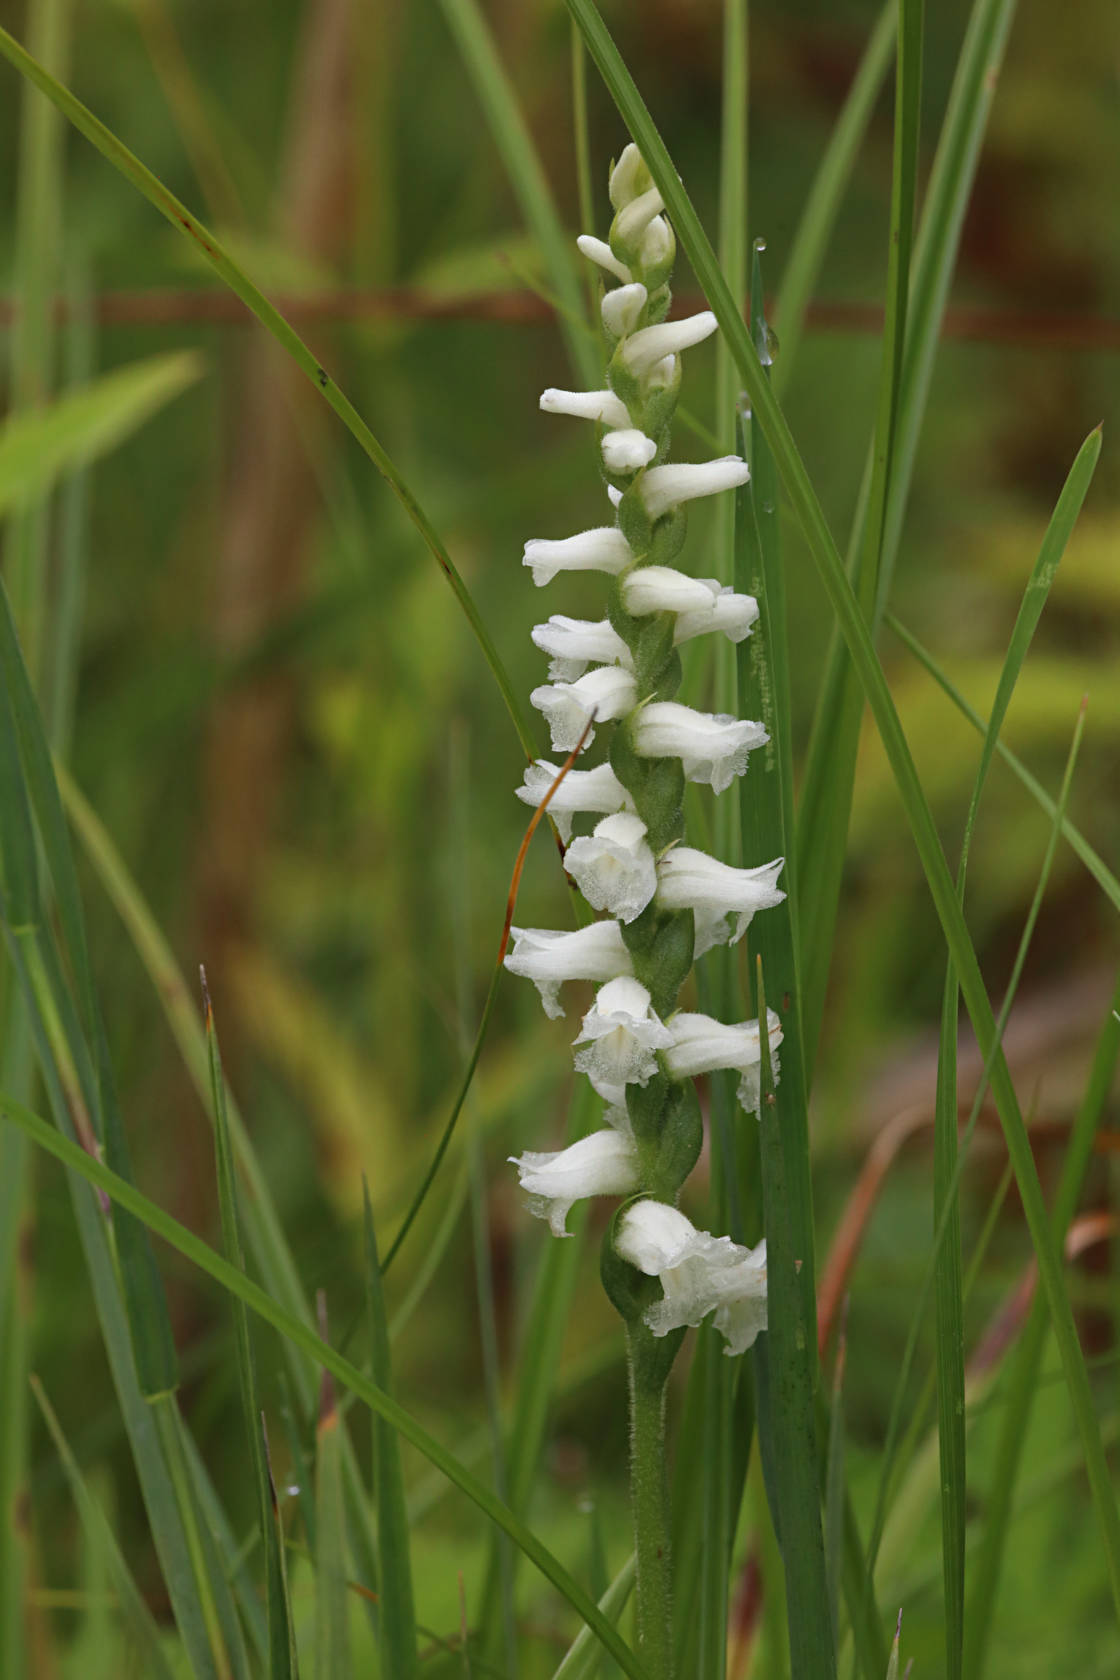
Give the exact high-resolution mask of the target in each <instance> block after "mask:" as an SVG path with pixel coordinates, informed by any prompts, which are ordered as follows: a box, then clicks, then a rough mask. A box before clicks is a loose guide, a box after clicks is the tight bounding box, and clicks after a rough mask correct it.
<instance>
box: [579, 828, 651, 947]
mask: <svg viewBox="0 0 1120 1680" xmlns="http://www.w3.org/2000/svg"><path fill="white" fill-rule="evenodd" d="M564 868H565V869H566V870H567V871H568V874H569V875H571V876H572V878H573V880H574V881H575V883H576V885H577V886H578V887H579V890H580V892H581V893H582V894H583V896H584V898H585V899H586V900H587V902H588V904H592V905H594V907H595V909H596V910H608V911H609V912H610V914H611V915H612V916H617V917H618V918H619V920H620V921H623V922H632V921H633V920H634V917H635V916H639V915H641V913H642V911H643V910H644V909H645V907H646V905H647V904H648V903H649V901H650V899H651V898H652V897H653V894H654V890H655V888H656V886H657V865H656V864H655V863H654V860H653V853H652V852H651V851H650V849H649V843H648V842H647V840H646V825H645V823H644V822H643V821H642V819H641V817H636V816H633V815H632V814H631V813H630V812H629V811H619V812H618V814H617V815H616V816H610V817H604V818H603V820H602V822H601V823H597V824H596V826H595V831H594V833H593V834H589V835H584V836H583V837H582V838H581V839H579V840H573V841H572V843H571V845H570V846H569V847H568V850H567V852H566V853H565V854H564Z"/></svg>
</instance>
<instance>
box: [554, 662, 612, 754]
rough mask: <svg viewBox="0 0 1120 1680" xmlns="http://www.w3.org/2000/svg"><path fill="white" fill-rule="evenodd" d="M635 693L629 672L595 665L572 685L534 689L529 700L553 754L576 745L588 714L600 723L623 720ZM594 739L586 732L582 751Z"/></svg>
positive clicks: (589, 732) (609, 666)
mask: <svg viewBox="0 0 1120 1680" xmlns="http://www.w3.org/2000/svg"><path fill="white" fill-rule="evenodd" d="M636 693H637V690H636V687H635V683H634V675H633V672H632V671H624V670H623V668H622V666H621V665H599V666H596V668H595V669H594V670H593V671H587V672H585V673H584V675H583V676H582V677H577V678H576V680H575V682H570V683H568V682H562V683H547V684H545V685H544V686H542V687H541V688H535V689H534V690H533V692H532V693H531V694H530V696H529V701H530V704H531V705H534V706H535V707H536V708H537V710H538V711H539V712H542V713H543V714H544V716H545V717H546V718H547V719H548V727H549V730H550V732H551V734H552V748H553V751H554V752H563V753H570V752H573V751H574V750H575V748H576V747H577V746H578V745H579V738H580V736H581V735H582V734H583V731H584V729H585V728H586V727H587V721H588V719H589V718H590V716H591V714H592V712H594V713H595V714H596V716H597V718H598V720H599V722H600V723H609V722H610V720H611V719H612V718H618V717H623V716H624V715H625V714H626V713H627V712H629V711H631V710H632V709H633V706H634V700H635V697H636ZM594 739H595V731H594V730H593V729H590V730H588V732H587V739H586V740H585V741H584V743H583V745H584V749H585V750H586V749H587V748H588V747H589V746H590V745H591V743H592V741H593V740H594Z"/></svg>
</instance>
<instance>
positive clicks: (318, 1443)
mask: <svg viewBox="0 0 1120 1680" xmlns="http://www.w3.org/2000/svg"><path fill="white" fill-rule="evenodd" d="M319 1334H320V1336H321V1337H322V1339H323V1341H324V1342H325V1341H326V1340H327V1308H326V1298H325V1296H324V1295H323V1294H322V1293H321V1292H320V1295H319ZM344 1427H345V1425H344V1424H343V1421H342V1418H341V1417H340V1415H339V1411H338V1405H337V1403H336V1400H335V1388H334V1378H333V1376H332V1375H331V1372H330V1371H329V1370H325V1371H324V1372H323V1378H322V1384H321V1386H320V1389H319V1422H318V1426H317V1429H316V1433H315V1537H316V1544H315V1657H316V1662H315V1677H316V1680H350V1635H349V1627H348V1616H349V1608H348V1605H347V1589H346V1513H345V1510H344V1508H343V1502H342V1455H341V1451H340V1448H339V1438H340V1436H341V1434H342V1431H343V1429H344Z"/></svg>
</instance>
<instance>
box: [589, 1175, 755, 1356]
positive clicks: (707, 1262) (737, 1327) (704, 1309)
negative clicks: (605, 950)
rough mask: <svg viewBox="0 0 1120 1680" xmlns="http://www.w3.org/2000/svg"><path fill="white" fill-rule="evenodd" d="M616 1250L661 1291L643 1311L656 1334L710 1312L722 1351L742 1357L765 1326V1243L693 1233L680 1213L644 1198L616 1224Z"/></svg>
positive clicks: (694, 1321) (705, 1233)
mask: <svg viewBox="0 0 1120 1680" xmlns="http://www.w3.org/2000/svg"><path fill="white" fill-rule="evenodd" d="M615 1248H616V1250H617V1252H618V1253H619V1254H621V1256H622V1258H623V1259H624V1260H629V1262H630V1264H631V1265H632V1266H636V1267H637V1268H638V1270H639V1271H640V1272H644V1273H645V1274H646V1276H647V1277H655V1278H657V1279H658V1281H659V1282H660V1284H661V1288H662V1290H663V1291H664V1294H663V1296H662V1299H661V1300H660V1301H655V1302H654V1304H653V1306H652V1307H648V1308H647V1309H646V1312H645V1315H644V1316H645V1322H646V1323H647V1325H648V1326H649V1328H650V1329H651V1330H652V1331H653V1334H654V1335H655V1336H667V1335H668V1334H669V1332H670V1331H671V1330H679V1329H681V1328H682V1327H683V1326H684V1325H686V1324H688V1325H697V1324H699V1323H701V1321H702V1320H703V1319H705V1318H706V1317H707V1316H708V1314H709V1313H710V1312H712V1311H713V1309H714V1311H715V1318H714V1320H713V1322H714V1324H715V1327H716V1329H717V1330H718V1331H719V1332H720V1334H721V1335H722V1336H723V1337H724V1338H725V1339H726V1341H727V1346H726V1348H725V1349H724V1352H725V1353H727V1354H739V1353H745V1352H746V1350H747V1349H748V1348H749V1347H750V1346H751V1344H752V1343H753V1342H754V1341H755V1339H756V1338H757V1336H758V1334H759V1332H760V1331H761V1330H765V1328H766V1244H765V1243H764V1242H761V1243H759V1245H758V1247H757V1248H754V1249H751V1248H744V1247H743V1246H742V1245H741V1244H740V1243H736V1242H732V1240H731V1238H730V1237H713V1236H712V1235H711V1234H710V1232H708V1231H698V1230H697V1229H696V1227H695V1225H693V1223H692V1221H691V1220H690V1219H686V1218H685V1216H684V1214H683V1213H681V1212H680V1210H679V1209H678V1208H674V1207H669V1206H668V1205H667V1204H666V1203H665V1202H654V1201H650V1200H648V1199H646V1200H643V1201H640V1202H635V1203H634V1205H633V1206H632V1207H628V1208H627V1209H626V1211H625V1212H624V1213H623V1214H622V1216H621V1217H620V1219H619V1221H618V1230H617V1233H616V1236H615Z"/></svg>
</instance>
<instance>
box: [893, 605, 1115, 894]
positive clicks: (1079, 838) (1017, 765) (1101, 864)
mask: <svg viewBox="0 0 1120 1680" xmlns="http://www.w3.org/2000/svg"><path fill="white" fill-rule="evenodd" d="M884 623H885V624H886V625H887V627H888V629H890V630H891V631H892V632H893V633H894V635H896V636H897V637H898V639H899V641H900V642H901V643H902V645H903V646H904V647H905V648H906V649H907V651H908V652H910V653H912V654H913V656H914V658H915V659H916V660H917V661H918V663H919V665H921V666H922V667H923V669H924V670H926V671H928V673H929V675H930V676H931V677H932V678H933V680H934V682H935V683H936V684H937V686H938V688H940V690H941V692H942V693H943V694H944V695H945V696H946V697H947V698H948V699H949V700H951V701H952V703H953V705H954V706H955V707H956V708H957V710H958V711H959V712H960V714H961V716H962V717H963V718H965V719H967V721H968V722H969V723H970V724H971V725H972V727H973V728H974V729H975V730H976V731H977V733H978V734H980V735H983V734H985V732H986V729H987V725H986V724H985V722H984V719H983V718H982V717H981V715H980V713H979V712H978V711H977V710H976V708H975V706H970V705H969V703H968V701H967V700H966V699H965V697H964V695H963V694H962V693H961V691H960V689H959V688H957V687H956V685H955V684H954V683H953V682H951V681H950V679H949V677H948V676H947V675H946V674H945V672H944V671H943V670H942V669H941V666H940V665H939V664H938V663H937V660H936V659H934V657H933V655H932V654H931V653H930V652H929V651H928V650H927V649H926V648H925V647H923V646H922V644H921V642H919V640H918V638H917V637H916V636H915V635H914V634H913V633H912V632H911V631H909V630H908V629H907V628H906V626H905V625H904V624H900V623H899V621H898V619H897V618H895V616H894V614H893V613H887V614H886V615H885V617H884ZM996 753H997V755H998V757H999V758H1000V759H1002V761H1003V763H1004V764H1006V765H1007V767H1008V769H1009V770H1010V771H1011V772H1012V774H1013V775H1014V776H1015V777H1016V778H1017V780H1018V781H1019V782H1020V783H1021V784H1022V786H1023V787H1025V788H1026V790H1027V792H1028V793H1029V794H1030V796H1031V798H1032V799H1033V800H1034V802H1035V804H1036V805H1038V806H1039V807H1040V809H1041V810H1043V811H1045V812H1046V814H1047V816H1048V817H1050V818H1051V819H1054V818H1055V817H1056V816H1057V815H1058V807H1057V803H1056V801H1055V800H1053V799H1052V798H1051V797H1050V795H1049V794H1048V793H1047V791H1046V789H1045V788H1044V787H1043V785H1042V783H1041V782H1040V781H1039V780H1038V778H1037V777H1036V776H1033V775H1032V774H1031V772H1030V771H1029V770H1028V769H1027V767H1026V765H1025V764H1024V763H1023V761H1022V759H1021V758H1019V757H1018V755H1017V754H1016V753H1013V752H1012V751H1011V748H1010V747H1008V746H1006V745H1005V744H1004V742H1003V741H997V742H996ZM1061 835H1062V839H1063V840H1065V841H1066V842H1067V844H1068V845H1069V847H1070V848H1071V850H1072V851H1073V852H1075V853H1076V855H1077V856H1078V857H1079V858H1080V859H1081V862H1082V863H1083V864H1084V865H1085V868H1086V869H1087V870H1088V871H1089V874H1090V875H1091V876H1092V877H1093V879H1094V881H1095V882H1096V883H1097V885H1098V887H1100V889H1101V891H1102V892H1103V893H1104V895H1105V897H1106V898H1107V899H1108V901H1109V903H1110V904H1111V905H1112V906H1113V908H1114V909H1115V910H1117V911H1120V877H1117V876H1116V875H1114V874H1113V872H1112V870H1111V869H1110V868H1109V867H1108V865H1107V863H1106V862H1105V861H1104V859H1103V858H1102V857H1101V855H1100V853H1099V852H1098V851H1097V850H1096V849H1095V848H1094V847H1093V846H1091V845H1090V844H1089V842H1088V840H1086V838H1085V836H1084V835H1083V834H1082V832H1081V830H1080V829H1079V828H1078V827H1076V825H1075V824H1074V823H1072V822H1071V821H1070V820H1069V818H1068V817H1066V816H1062V818H1061Z"/></svg>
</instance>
